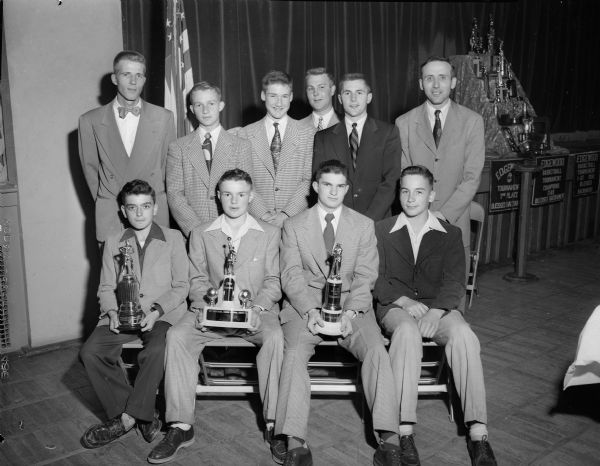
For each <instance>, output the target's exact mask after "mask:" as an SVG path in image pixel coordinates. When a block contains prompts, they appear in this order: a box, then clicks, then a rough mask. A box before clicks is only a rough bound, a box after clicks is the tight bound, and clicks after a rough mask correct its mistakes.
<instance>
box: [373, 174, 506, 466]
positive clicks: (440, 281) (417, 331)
mask: <svg viewBox="0 0 600 466" xmlns="http://www.w3.org/2000/svg"><path fill="white" fill-rule="evenodd" d="M434 197H435V192H434V191H433V175H432V174H431V172H430V171H429V170H428V169H427V168H425V167H423V166H420V165H418V166H410V167H407V168H405V169H404V170H403V171H402V175H401V178H400V203H401V205H402V210H403V213H401V214H400V215H398V216H395V217H392V218H389V219H385V220H382V221H381V222H378V223H377V225H376V227H375V233H376V235H377V248H378V250H379V259H380V264H379V278H378V279H377V282H376V284H375V291H374V295H375V297H376V299H377V301H378V308H377V318H378V319H379V321H380V323H381V326H382V327H383V330H384V333H385V334H386V335H387V336H389V337H390V338H391V344H390V348H389V354H390V358H391V361H392V370H393V372H394V379H395V384H396V391H397V398H398V401H399V405H400V406H399V411H400V448H401V450H402V451H401V457H402V464H406V465H419V464H420V462H419V455H418V453H417V449H416V447H415V443H414V435H413V425H414V424H415V423H416V422H417V388H418V383H419V377H420V372H421V368H420V362H421V358H422V356H423V346H422V338H431V339H432V340H433V341H435V342H436V343H437V344H439V345H441V346H444V347H445V351H446V356H447V359H448V363H449V365H450V367H451V369H452V374H453V376H454V382H455V384H456V387H457V389H458V394H459V396H460V400H461V404H462V408H463V412H464V418H465V423H466V424H467V426H469V436H468V437H467V448H468V451H469V455H470V456H471V461H472V464H473V465H478V466H483V465H486V466H487V465H495V464H496V460H495V458H494V453H493V452H492V448H491V446H490V444H489V442H488V441H487V438H488V432H487V427H486V423H487V412H486V402H485V387H484V383H483V370H482V367H481V358H480V355H479V340H478V339H477V337H476V336H475V334H474V333H473V331H472V330H471V328H470V327H469V325H468V324H467V323H466V322H465V319H464V318H463V315H462V313H461V311H460V310H457V307H458V305H459V302H460V300H461V298H462V296H463V295H464V293H465V289H464V277H465V256H464V248H463V245H462V239H461V231H460V229H459V228H457V227H455V226H452V225H450V224H449V223H447V222H445V221H443V220H439V219H438V218H437V217H435V216H434V215H433V214H432V213H431V212H430V211H429V204H430V203H431V202H433V199H434Z"/></svg>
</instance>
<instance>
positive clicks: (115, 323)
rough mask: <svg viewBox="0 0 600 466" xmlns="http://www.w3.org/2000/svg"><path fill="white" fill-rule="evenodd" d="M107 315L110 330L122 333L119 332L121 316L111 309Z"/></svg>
mask: <svg viewBox="0 0 600 466" xmlns="http://www.w3.org/2000/svg"><path fill="white" fill-rule="evenodd" d="M106 314H107V315H108V328H109V329H110V331H111V332H113V333H120V332H119V315H118V314H117V311H115V310H114V309H111V310H110V311H108V312H107V313H106Z"/></svg>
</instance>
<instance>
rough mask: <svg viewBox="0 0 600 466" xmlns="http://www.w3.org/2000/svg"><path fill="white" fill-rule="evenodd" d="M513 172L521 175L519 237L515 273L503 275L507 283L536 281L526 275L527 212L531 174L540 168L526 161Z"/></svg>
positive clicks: (528, 274)
mask: <svg viewBox="0 0 600 466" xmlns="http://www.w3.org/2000/svg"><path fill="white" fill-rule="evenodd" d="M514 169H515V171H517V172H519V173H520V174H521V198H520V201H519V236H518V238H517V257H516V260H515V271H514V272H510V273H507V274H506V275H504V277H503V278H504V279H505V280H508V281H509V282H530V281H535V280H537V279H538V277H536V276H535V275H533V274H531V273H527V271H526V268H527V243H528V240H529V228H528V227H529V217H530V215H529V212H530V210H531V206H530V201H531V185H532V183H531V181H532V178H533V174H534V173H536V172H539V171H541V169H542V168H541V167H539V166H537V165H533V164H532V163H531V162H529V161H526V162H524V163H522V164H518V165H515V168H514Z"/></svg>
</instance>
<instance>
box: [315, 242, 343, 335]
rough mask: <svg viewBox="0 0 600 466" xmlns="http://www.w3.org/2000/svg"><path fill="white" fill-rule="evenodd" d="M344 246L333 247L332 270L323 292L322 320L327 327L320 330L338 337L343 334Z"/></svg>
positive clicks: (338, 244) (336, 245) (337, 244)
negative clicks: (341, 274) (342, 271)
mask: <svg viewBox="0 0 600 466" xmlns="http://www.w3.org/2000/svg"><path fill="white" fill-rule="evenodd" d="M341 268H342V245H341V244H340V243H336V244H335V246H334V247H333V251H332V258H331V269H330V270H329V276H328V277H327V282H326V283H325V289H324V292H323V298H324V299H323V306H322V307H321V319H323V322H324V323H325V325H324V326H323V327H318V328H319V333H322V334H324V335H331V336H337V335H341V334H342V330H341V323H342V305H341V299H342V277H341V276H340V269H341Z"/></svg>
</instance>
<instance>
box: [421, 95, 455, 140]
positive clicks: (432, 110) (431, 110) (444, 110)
mask: <svg viewBox="0 0 600 466" xmlns="http://www.w3.org/2000/svg"><path fill="white" fill-rule="evenodd" d="M425 108H426V109H427V116H428V117H429V124H430V125H431V132H433V127H434V126H435V111H436V110H441V112H440V121H441V122H442V130H443V129H444V125H445V124H446V117H447V116H448V110H450V99H448V101H447V102H446V103H445V104H444V106H443V107H442V108H435V107H434V106H433V105H431V104H430V103H429V101H427V102H426V105H425Z"/></svg>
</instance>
